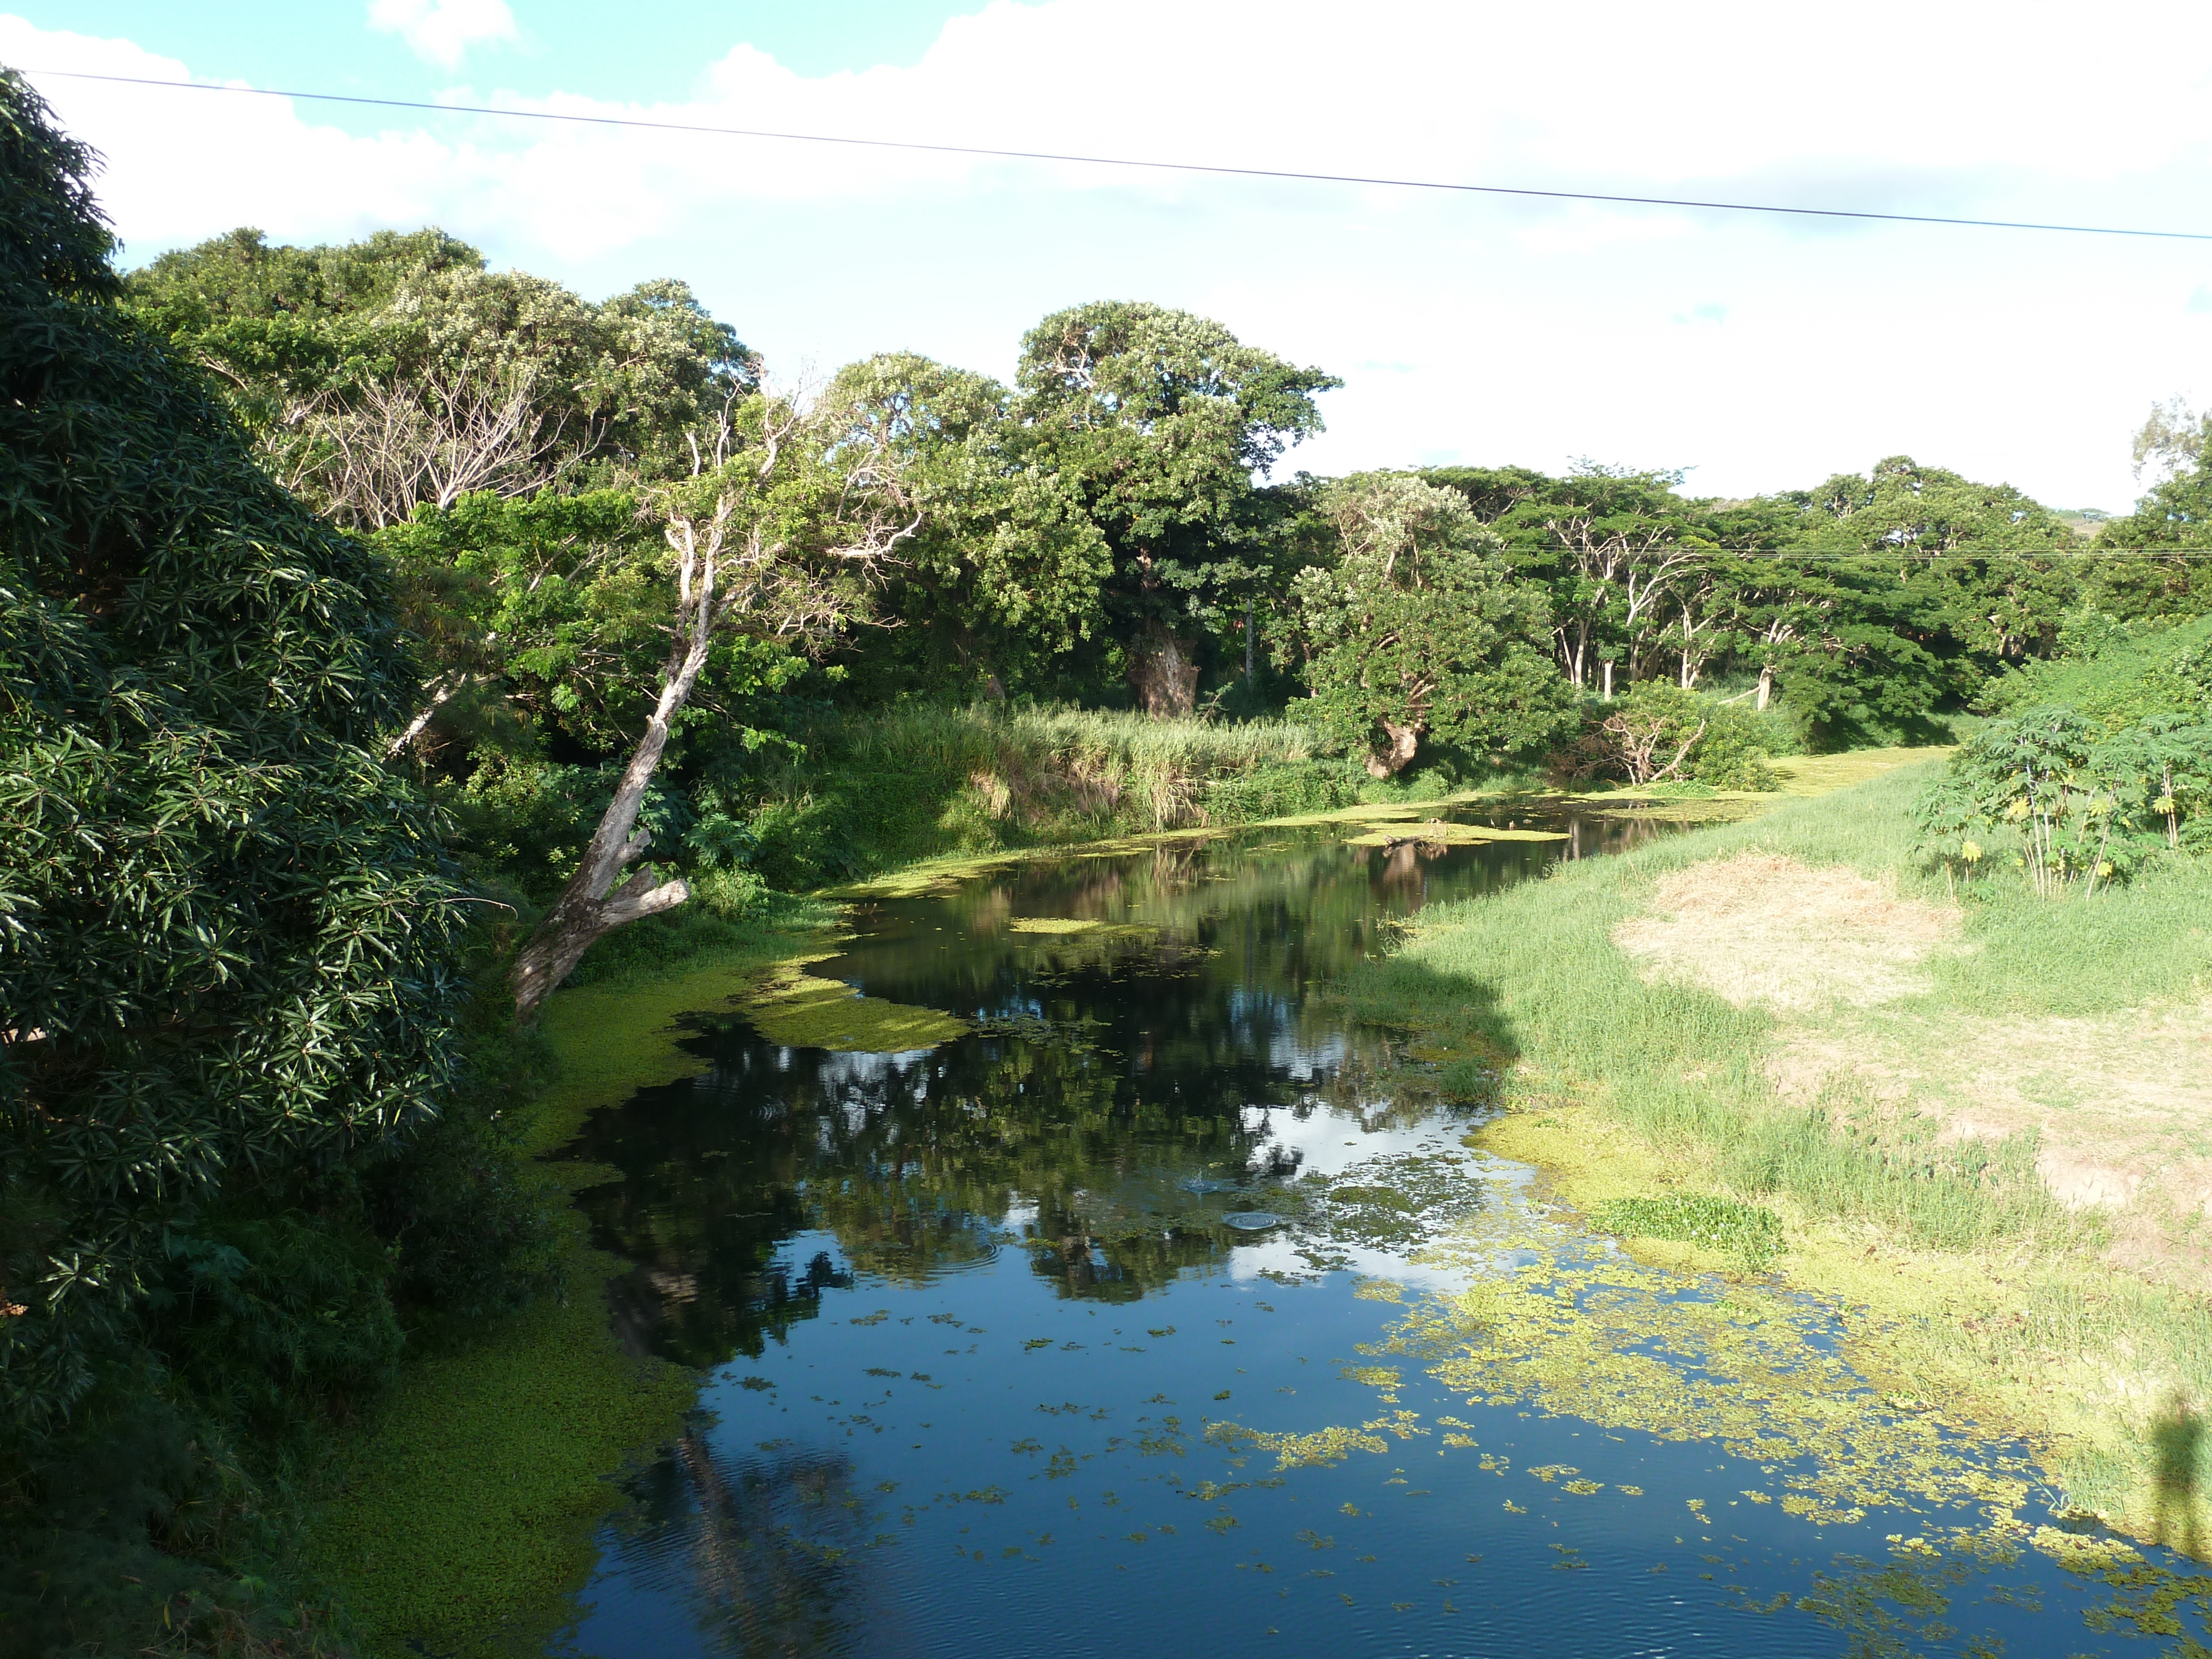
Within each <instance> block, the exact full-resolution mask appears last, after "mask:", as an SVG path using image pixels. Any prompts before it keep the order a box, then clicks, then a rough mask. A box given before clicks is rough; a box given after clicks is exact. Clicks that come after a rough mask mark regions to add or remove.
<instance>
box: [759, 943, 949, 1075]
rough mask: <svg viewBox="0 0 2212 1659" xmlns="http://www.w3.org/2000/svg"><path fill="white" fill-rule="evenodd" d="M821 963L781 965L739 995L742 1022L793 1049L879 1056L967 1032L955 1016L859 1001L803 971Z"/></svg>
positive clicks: (878, 999)
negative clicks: (748, 1023) (749, 1023)
mask: <svg viewBox="0 0 2212 1659" xmlns="http://www.w3.org/2000/svg"><path fill="white" fill-rule="evenodd" d="M824 959H825V958H824V957H820V956H817V957H805V958H801V959H800V960H798V961H794V962H787V963H782V964H781V965H780V966H778V967H777V968H776V969H775V970H774V971H773V972H772V973H770V974H769V975H768V976H767V977H766V978H764V979H763V980H761V981H757V983H756V984H755V985H754V986H753V987H752V988H751V989H750V991H748V992H747V993H746V994H745V995H744V999H743V1006H744V1012H745V1015H746V1018H749V1019H750V1020H751V1021H752V1024H753V1029H754V1030H757V1031H758V1032H759V1033H760V1034H761V1036H763V1037H764V1038H765V1039H767V1040H768V1041H769V1042H775V1043H781V1044H783V1045H784V1046H786V1047H788V1048H828V1049H830V1050H833V1051H835V1052H837V1053H846V1054H905V1053H910V1052H913V1051H915V1050H917V1049H922V1048H936V1047H937V1046H938V1045H939V1043H945V1042H951V1041H952V1040H953V1039H954V1038H955V1037H958V1036H966V1035H967V1033H968V1031H969V1029H970V1028H969V1023H968V1022H967V1021H966V1020H964V1019H962V1018H958V1017H957V1016H956V1015H952V1014H947V1013H943V1012H939V1011H938V1010H937V1009H935V1008H916V1007H913V1006H909V1005H908V1004H906V1003H902V1002H890V1001H886V1000H884V998H882V997H866V996H862V995H861V994H860V993H859V992H857V991H855V990H854V988H853V987H851V986H849V985H846V984H843V983H842V982H840V981H836V980H834V979H817V977H815V975H812V974H810V973H808V972H807V971H806V967H807V964H808V963H810V962H820V961H823V960H824Z"/></svg>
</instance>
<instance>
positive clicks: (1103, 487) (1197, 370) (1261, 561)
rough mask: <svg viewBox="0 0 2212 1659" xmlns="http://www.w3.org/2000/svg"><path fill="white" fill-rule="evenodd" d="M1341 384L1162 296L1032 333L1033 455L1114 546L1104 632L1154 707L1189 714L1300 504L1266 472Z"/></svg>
mask: <svg viewBox="0 0 2212 1659" xmlns="http://www.w3.org/2000/svg"><path fill="white" fill-rule="evenodd" d="M1340 384H1341V382H1340V381H1339V380H1336V379H1335V377H1334V376H1333V375H1329V374H1324V373H1322V371H1321V370H1319V369H1316V368H1297V367H1296V366H1295V365H1293V364H1291V363H1288V362H1285V361H1283V360H1282V359H1281V358H1279V357H1277V356H1273V355H1272V354H1271V353H1268V352H1266V351H1262V350H1261V349H1258V348H1256V347H1254V346H1248V345H1246V344H1244V343H1243V342H1242V341H1240V340H1238V339H1237V337H1236V336H1235V335H1233V334H1231V332H1230V331H1228V330H1227V329H1225V328H1224V327H1223V326H1222V325H1220V324H1218V323H1216V322H1212V321H1210V320H1208V319H1206V318H1203V317H1196V316H1193V315H1191V314H1190V313H1188V312H1182V311H1171V310H1169V309H1167V308H1166V307H1161V306H1155V305H1148V304H1142V303H1136V302H1128V301H1103V302H1099V303H1096V304H1091V305H1085V306H1077V307H1073V308H1072V309H1069V310H1066V311H1061V312H1056V313H1054V314H1053V315H1051V316H1049V317H1048V318H1046V319H1044V320H1043V321H1042V322H1041V323H1039V324H1038V325H1036V327H1035V328H1034V329H1032V330H1030V332H1029V333H1028V335H1026V336H1025V337H1024V339H1023V341H1022V352H1021V366H1020V371H1019V374H1018V376H1017V386H1018V393H1019V396H1018V400H1017V402H1016V404H1015V406H1014V416H1015V418H1016V420H1017V421H1018V422H1019V424H1020V427H1021V428H1022V444H1023V447H1024V450H1023V454H1024V464H1025V465H1033V466H1035V467H1036V468H1038V469H1040V470H1041V471H1044V472H1048V473H1049V474H1051V475H1053V476H1054V477H1056V478H1057V479H1058V481H1059V483H1060V488H1061V489H1064V490H1066V491H1067V492H1068V493H1069V494H1070V495H1072V496H1073V498H1074V499H1075V500H1076V501H1079V503H1080V504H1081V506H1082V508H1083V511H1084V513H1085V515H1086V516H1087V517H1088V518H1089V520H1090V521H1091V524H1093V525H1094V526H1097V532H1098V533H1099V535H1100V536H1101V537H1102V538H1103V541H1104V543H1105V546H1106V549H1107V550H1108V553H1109V556H1110V559H1111V568H1110V571H1109V574H1108V576H1107V579H1106V580H1105V582H1104V584H1103V590H1102V592H1101V595H1100V604H1101V607H1102V609H1103V614H1104V617H1105V628H1104V630H1103V631H1104V633H1105V635H1106V637H1107V639H1108V640H1109V641H1111V644H1112V646H1113V647H1114V649H1115V652H1116V653H1118V657H1119V662H1118V666H1119V667H1120V669H1121V671H1122V672H1123V673H1124V674H1125V675H1126V676H1127V679H1128V682H1129V684H1130V686H1131V688H1132V689H1133V691H1134V692H1135V695H1136V697H1137V701H1138V702H1139V705H1140V706H1141V707H1143V708H1146V710H1148V711H1150V712H1152V713H1153V714H1188V713H1189V712H1190V710H1191V708H1192V706H1193V703H1194V698H1195V695H1196V690H1197V686H1198V681H1199V677H1200V672H1201V671H1202V669H1203V666H1204V664H1203V658H1204V655H1205V652H1206V642H1207V641H1208V640H1209V639H1210V638H1212V636H1214V635H1218V634H1223V633H1226V632H1228V631H1229V630H1230V629H1231V628H1232V627H1233V625H1234V623H1235V622H1236V621H1237V619H1238V618H1239V617H1241V616H1242V613H1243V609H1244V605H1245V602H1246V599H1247V598H1248V596H1249V594H1250V593H1251V592H1253V591H1254V590H1255V587H1256V586H1258V585H1259V584H1260V583H1261V582H1262V581H1263V580H1266V579H1267V577H1268V576H1269V574H1270V573H1271V572H1272V571H1273V568H1274V566H1275V565H1276V563H1277V562H1279V557H1280V554H1281V550H1282V548H1283V545H1284V543H1285V520H1286V517H1287V511H1288V508H1289V507H1290V505H1291V503H1290V502H1289V501H1286V500H1285V497H1284V495H1282V494H1280V493H1279V492H1275V491H1271V490H1270V489H1267V488H1266V487H1265V486H1264V485H1263V484H1262V483H1260V482H1259V480H1260V478H1261V477H1262V476H1263V475H1264V474H1266V473H1267V471H1269V469H1271V468H1272V467H1273V465H1275V463H1276V462H1277V461H1279V459H1281V458H1282V456H1283V454H1284V453H1285V451H1286V450H1287V449H1288V448H1289V447H1291V445H1293V444H1296V443H1297V442H1298V441H1300V440H1302V439H1304V438H1306V437H1310V436H1311V435H1313V434H1315V433H1317V432H1319V431H1320V430H1321V428H1322V419H1321V410H1320V409H1319V407H1318V406H1317V405H1316V404H1315V402H1314V398H1315V395H1316V393H1318V392H1324V391H1327V390H1328V389H1329V388H1330V387H1332V386H1338V385H1340Z"/></svg>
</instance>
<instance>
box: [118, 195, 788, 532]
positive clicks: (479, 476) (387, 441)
mask: <svg viewBox="0 0 2212 1659" xmlns="http://www.w3.org/2000/svg"><path fill="white" fill-rule="evenodd" d="M124 301H125V304H126V306H128V307H130V308H131V309H132V310H133V311H135V312H136V313H137V314H138V315H139V316H141V317H142V318H143V319H145V320H146V321H147V322H148V323H149V324H150V325H153V326H154V327H155V328H156V329H158V330H159V331H161V332H162V333H163V334H165V335H167V337H169V339H170V340H171V341H172V343H173V344H174V345H175V346H176V347H177V349H179V351H180V352H182V353H183V354H184V355H185V356H188V357H190V358H191V360H192V361H194V362H197V363H199V364H200V365H202V366H203V367H204V368H206V369H208V370H209V371H210V373H211V374H213V375H215V376H216V380H217V381H218V383H219V384H221V385H222V386H223V387H224V389H225V390H226V392H228V396H229V398H230V400H231V402H232V403H233V404H234V407H235V408H236V409H237V410H238V411H239V413H240V416H241V417H242V418H244V420H245V421H246V424H247V426H248V428H250V429H251V430H252V433H253V434H254V435H255V437H256V440H257V441H258V443H259V445H260V447H261V449H262V452H263V453H264V456H265V457H266V458H267V460H268V464H269V465H270V470H271V471H272V472H273V473H274V475H275V476H276V477H277V478H278V479H279V480H280V481H281V482H283V483H286V484H287V485H289V486H290V487H292V488H294V489H297V490H299V491H300V492H301V493H302V494H303V495H306V496H307V498H308V499H309V500H310V501H313V503H314V504H315V505H316V506H318V507H320V508H322V509H323V510H324V511H325V512H326V513H330V514H331V516H333V517H334V518H336V519H337V520H338V521H339V522H341V523H343V524H347V525H350V526H361V527H364V528H371V529H374V528H376V527H379V526H384V525H388V524H394V523H400V522H404V520H406V519H408V518H409V517H410V515H411V514H412V513H413V512H414V510H415V508H416V506H417V505H419V504H422V503H424V502H428V503H429V504H432V505H434V506H437V507H449V506H451V505H453V502H455V501H458V500H459V499H460V497H461V496H463V495H467V494H469V493H471V492H472V491H478V490H489V491H493V492H495V493H497V494H499V495H529V494H533V493H535V492H537V491H538V490H540V489H544V488H545V487H547V486H548V485H551V484H555V483H562V484H564V485H565V486H567V487H569V488H574V487H575V486H576V485H577V484H578V483H608V482H611V481H620V480H622V479H624V478H628V477H636V476H638V475H640V474H643V475H645V476H648V477H670V476H674V475H676V474H678V473H680V472H681V471H682V470H683V468H684V465H686V463H687V462H688V456H687V454H686V453H685V452H684V447H683V435H684V433H685V432H686V431H688V430H690V428H693V427H694V426H696V424H697V423H698V422H701V421H702V420H703V419H706V418H708V416H710V415H711V413H712V412H713V410H714V409H716V408H717V407H719V406H720V404H722V403H723V402H725V401H726V400H727V399H728V398H731V397H732V396H741V395H743V394H744V393H745V392H749V391H750V389H751V388H752V386H753V385H754V383H755V380H756V379H757V365H756V364H755V362H754V361H753V358H752V356H751V354H750V352H748V351H747V350H746V349H745V347H744V345H743V343H740V342H739V340H738V337H737V335H736V333H735V332H734V331H732V329H731V328H730V327H729V325H726V324H725V323H720V322H718V321H716V320H715V319H714V318H712V317H711V316H709V315H708V313H707V312H706V310H705V309H704V308H703V307H702V306H701V305H700V304H699V302H698V301H697V300H696V299H695V298H694V297H693V295H692V294H691V291H690V289H689V288H688V287H686V286H685V285H684V283H680V282H674V281H670V280H658V281H652V282H646V283H639V284H638V285H637V286H636V287H635V288H634V289H630V290H629V292H627V293H624V294H620V295H616V296H614V297H613V298H612V299H610V300H607V301H604V302H602V303H597V304H594V303H592V302H591V301H586V300H585V299H583V298H581V297H580V296H579V295H575V294H574V293H572V292H570V291H569V290H568V289H565V288H562V286H561V285H560V284H559V283H552V282H549V281H547V280H545V279H544V278H543V277H538V276H530V275H528V274H527V273H526V272H522V271H494V270H489V269H487V267H486V264H485V261H484V258H483V255H482V254H481V253H479V252H477V250H476V249H474V248H472V247H470V246H467V245H466V244H465V243H463V242H459V241H457V240H454V239H453V238H452V237H450V236H447V234H444V233H443V232H442V231H439V230H435V229H427V230H422V231H418V232H414V233H412V234H397V233H394V232H391V231H380V232H378V233H377V234H374V235H373V236H371V237H369V238H368V239H367V240H364V241H361V242H356V243H351V244H348V245H343V246H331V247H312V248H301V247H291V246H270V245H269V243H268V242H267V241H266V240H264V238H263V236H262V234H261V233H260V232H259V231H257V230H251V229H244V230H236V231H233V232H231V233H230V234H228V235H226V236H220V237H216V238H215V239H214V240H210V241H207V242H204V243H202V244H201V245H200V246H197V247H194V248H190V249H186V250H184V251H182V252H175V253H170V254H165V255H163V256H162V257H161V258H159V259H157V260H155V262H154V263H153V264H150V265H149V266H148V267H146V268H145V269H144V270H141V271H137V272H134V273H133V274H132V275H131V276H129V277H128V278H126V279H125V287H124Z"/></svg>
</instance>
